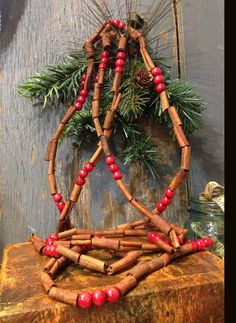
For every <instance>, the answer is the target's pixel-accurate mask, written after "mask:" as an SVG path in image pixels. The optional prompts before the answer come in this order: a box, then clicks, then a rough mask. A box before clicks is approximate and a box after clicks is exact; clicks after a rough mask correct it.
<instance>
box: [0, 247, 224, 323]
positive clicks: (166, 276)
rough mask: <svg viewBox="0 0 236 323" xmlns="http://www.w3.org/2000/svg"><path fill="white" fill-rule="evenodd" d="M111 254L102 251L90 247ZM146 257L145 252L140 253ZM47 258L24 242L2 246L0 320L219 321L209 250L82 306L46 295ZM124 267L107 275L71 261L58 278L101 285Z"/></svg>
mask: <svg viewBox="0 0 236 323" xmlns="http://www.w3.org/2000/svg"><path fill="white" fill-rule="evenodd" d="M92 254H95V255H96V257H98V258H100V259H102V260H107V261H110V260H111V255H110V254H109V253H107V252H104V251H99V252H97V251H92V252H90V253H89V255H92ZM148 258H150V255H145V256H144V257H143V259H148ZM47 261H48V258H47V257H46V256H40V255H38V254H37V253H36V252H35V250H34V249H33V247H32V244H31V243H29V242H26V243H19V244H11V245H8V246H6V247H5V250H4V255H3V262H2V270H1V276H0V277H1V284H0V322H14V323H15V322H20V323H21V322H24V323H27V322H89V323H91V322H93V323H94V322H109V323H112V322H172V323H173V322H174V323H175V322H177V323H178V322H188V323H189V322H201V323H203V322H217V323H218V322H223V321H224V262H223V261H222V260H221V259H220V258H218V257H216V256H214V255H213V254H211V253H209V252H208V251H204V252H198V253H195V254H191V255H187V256H185V257H183V258H180V259H176V260H175V261H174V262H172V263H171V264H170V265H168V266H167V267H165V268H162V269H160V270H157V271H156V272H154V273H152V274H151V275H149V276H148V277H146V278H144V279H143V280H141V281H140V282H139V283H138V285H137V286H136V287H135V288H134V289H133V290H132V291H130V292H129V293H128V294H127V295H124V296H122V297H121V299H120V300H119V302H118V303H116V304H105V305H103V306H102V307H92V308H90V309H89V310H83V309H80V308H77V307H75V306H72V305H67V304H63V303H60V302H57V301H54V300H52V299H50V298H49V297H47V295H46V294H45V291H44V289H43V287H42V285H41V282H40V277H39V275H40V272H41V270H42V268H43V266H44V264H45V263H46V262H47ZM124 276H125V272H122V273H121V274H118V275H115V276H107V275H104V274H101V273H97V272H91V271H89V270H86V269H82V268H80V267H79V266H77V265H75V264H72V265H70V266H69V267H68V268H67V269H65V270H64V271H63V272H62V273H61V275H59V277H58V278H57V280H56V282H57V286H58V287H62V288H63V287H64V288H68V289H71V290H78V292H79V291H80V290H84V289H86V290H89V289H91V287H92V289H96V288H100V289H105V288H106V287H108V286H110V285H112V284H114V283H116V282H118V281H119V280H120V279H121V278H123V277H124Z"/></svg>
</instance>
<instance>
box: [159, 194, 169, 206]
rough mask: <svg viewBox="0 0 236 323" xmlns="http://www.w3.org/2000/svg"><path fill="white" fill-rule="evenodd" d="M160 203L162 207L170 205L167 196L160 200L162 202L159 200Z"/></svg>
mask: <svg viewBox="0 0 236 323" xmlns="http://www.w3.org/2000/svg"><path fill="white" fill-rule="evenodd" d="M161 203H162V204H163V205H165V206H168V205H170V203H171V200H170V199H169V198H168V197H167V196H164V197H163V198H162V200H161Z"/></svg>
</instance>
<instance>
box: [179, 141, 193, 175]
mask: <svg viewBox="0 0 236 323" xmlns="http://www.w3.org/2000/svg"><path fill="white" fill-rule="evenodd" d="M181 150H182V156H181V166H180V168H181V169H184V170H185V171H188V170H189V169H190V154H191V147H190V146H185V147H183V148H182V149H181Z"/></svg>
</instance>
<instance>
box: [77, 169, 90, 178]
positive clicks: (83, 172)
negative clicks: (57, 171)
mask: <svg viewBox="0 0 236 323" xmlns="http://www.w3.org/2000/svg"><path fill="white" fill-rule="evenodd" d="M79 176H80V177H81V178H85V177H87V176H88V172H87V171H86V170H85V169H81V171H80V172H79Z"/></svg>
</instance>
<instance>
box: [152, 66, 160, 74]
mask: <svg viewBox="0 0 236 323" xmlns="http://www.w3.org/2000/svg"><path fill="white" fill-rule="evenodd" d="M151 73H152V75H153V76H157V75H160V74H161V69H160V67H153V68H152V70H151Z"/></svg>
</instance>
